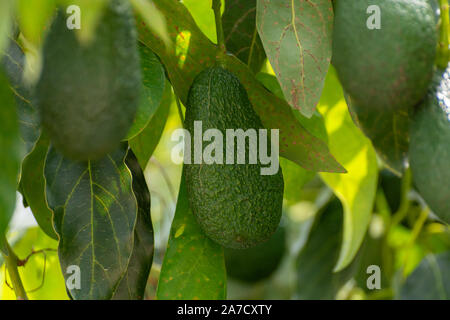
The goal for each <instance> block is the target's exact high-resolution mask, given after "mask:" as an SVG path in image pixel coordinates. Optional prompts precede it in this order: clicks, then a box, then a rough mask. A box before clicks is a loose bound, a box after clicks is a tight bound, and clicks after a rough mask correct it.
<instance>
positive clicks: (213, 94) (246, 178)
mask: <svg viewBox="0 0 450 320" xmlns="http://www.w3.org/2000/svg"><path fill="white" fill-rule="evenodd" d="M194 121H202V127H203V128H202V129H203V132H205V131H206V130H207V129H212V128H215V129H218V130H220V131H221V132H222V134H223V136H224V139H223V140H224V144H223V155H224V158H225V156H226V150H225V146H226V139H225V137H226V135H225V130H226V129H243V130H244V131H246V130H247V129H256V130H257V132H258V129H263V128H264V127H263V125H262V123H261V120H260V119H259V117H258V115H257V114H256V113H255V111H254V110H253V107H252V105H251V103H250V101H249V99H248V96H247V93H246V91H245V89H244V87H243V86H242V84H241V83H240V82H239V80H238V79H237V78H236V77H235V76H234V75H233V74H232V73H230V72H229V71H227V70H225V69H223V68H221V67H211V68H208V69H206V70H204V71H202V72H201V73H200V74H199V75H198V76H197V77H196V78H195V80H194V82H193V84H192V86H191V88H190V91H189V96H188V102H187V107H186V120H185V128H186V129H187V130H188V131H189V132H190V133H191V137H193V133H194ZM267 136H268V137H270V132H268V134H267ZM191 144H192V146H193V143H191ZM207 144H208V143H207V142H204V145H203V148H205V147H206V145H207ZM235 148H236V147H235ZM267 148H268V150H270V145H269V146H268V147H267ZM192 149H193V148H192ZM248 155H249V150H248V143H247V144H246V159H247V160H246V164H225V161H224V164H216V163H214V164H204V163H203V164H185V172H186V185H187V191H188V198H189V204H190V206H191V209H192V211H193V213H194V215H195V217H196V218H197V221H198V223H199V224H200V226H201V227H202V229H203V231H204V232H205V233H206V235H207V236H208V237H210V238H211V239H212V240H214V241H216V242H218V243H219V244H221V245H223V246H224V247H228V248H235V249H245V248H250V247H252V246H255V245H256V244H258V243H261V242H263V241H266V240H268V239H269V238H270V236H271V235H272V234H273V233H274V232H275V230H276V229H277V227H278V224H279V222H280V219H281V211H282V202H283V189H284V183H283V175H282V173H281V168H279V170H278V172H277V173H276V174H275V175H261V172H260V169H261V167H262V165H261V163H260V162H259V158H258V162H257V164H248ZM235 157H236V153H235ZM192 158H193V153H192ZM192 163H193V162H192ZM235 163H236V162H235Z"/></svg>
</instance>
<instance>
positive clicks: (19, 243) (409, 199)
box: [0, 0, 450, 299]
mask: <svg viewBox="0 0 450 320" xmlns="http://www.w3.org/2000/svg"><path fill="white" fill-rule="evenodd" d="M58 1H62V2H64V1H65V0H51V1H50V0H48V1H39V0H17V1H11V0H2V1H1V2H0V50H3V49H4V47H5V43H6V42H5V41H4V38H5V37H3V36H2V34H6V33H8V30H9V29H11V28H13V27H14V23H17V24H18V25H19V26H20V30H21V31H22V34H21V35H20V37H19V38H20V39H21V42H22V44H24V46H25V48H26V49H27V50H26V52H25V53H26V58H27V70H28V73H27V76H26V78H28V80H29V81H33V79H35V78H36V75H37V74H39V64H40V63H39V61H40V55H39V50H40V46H41V42H42V37H43V34H44V33H45V30H46V28H47V26H48V23H49V18H50V16H51V13H52V10H53V9H54V7H55V5H56V4H57V2H58ZM14 2H15V4H16V7H15V10H17V16H18V21H10V22H8V19H9V18H8V17H9V16H10V15H9V14H8V12H10V10H14V5H13V4H14ZM65 2H70V3H76V4H78V5H80V7H81V8H82V10H84V11H83V12H89V14H88V15H86V16H85V18H84V19H86V21H85V26H86V27H84V28H82V29H81V30H80V39H83V41H89V39H90V37H91V36H92V33H93V32H95V23H96V20H97V17H98V15H99V13H100V12H101V8H102V5H103V4H102V2H104V1H87V0H76V1H75V0H73V1H65ZM182 2H183V3H184V5H185V6H186V7H187V8H188V10H189V12H190V13H191V15H192V16H193V18H194V20H195V22H196V23H197V25H198V27H199V28H200V29H201V31H202V32H203V33H204V34H205V35H206V36H207V37H208V38H209V39H210V40H211V41H212V42H215V41H216V31H215V24H214V14H213V11H212V10H211V5H212V0H203V1H198V0H183V1H182ZM231 2H232V1H230V2H229V3H231ZM42 3H45V5H42ZM133 3H134V4H135V7H139V6H141V7H142V6H143V7H144V8H146V9H148V8H149V7H148V6H149V5H150V6H151V2H147V1H138V0H134V1H133ZM223 7H224V6H223ZM152 8H153V9H155V8H154V7H152ZM226 9H227V8H226V4H225V8H224V9H223V10H222V11H224V10H226ZM152 12H155V13H154V15H152V14H149V15H148V16H147V17H146V19H145V20H146V21H153V25H152V26H151V27H152V28H154V30H157V31H156V32H159V33H160V34H161V35H164V32H165V22H164V17H163V16H161V14H160V13H159V12H158V11H157V10H153V11H152ZM35 17H39V19H36V18H35ZM155 21H156V22H155ZM8 24H9V25H8ZM163 37H164V36H163ZM2 39H3V40H2ZM172 45H174V44H172ZM175 45H176V44H175ZM256 78H257V79H258V80H259V81H260V82H261V83H262V84H263V85H264V86H265V87H266V88H267V89H268V90H270V91H272V92H273V93H275V94H277V95H279V96H280V97H283V93H282V92H281V90H280V88H279V85H278V83H277V81H276V78H275V76H274V72H273V70H272V68H271V66H270V63H269V62H268V61H267V59H265V62H264V63H263V64H262V67H261V68H260V70H259V73H257V75H256ZM296 116H298V118H299V121H304V119H303V118H302V117H301V116H300V115H298V114H296ZM314 119H315V120H314ZM302 124H304V125H305V127H307V129H308V130H310V131H311V132H313V133H314V134H315V135H316V136H318V137H321V138H322V139H323V140H325V141H328V143H329V146H330V150H331V152H332V153H333V155H334V156H335V157H336V158H337V160H338V161H339V162H340V163H341V164H343V165H344V166H345V168H346V169H347V170H348V174H346V175H345V174H330V173H324V174H316V173H314V172H309V171H306V170H305V169H303V168H301V167H299V166H298V165H296V164H294V163H293V162H291V161H289V160H286V159H284V158H281V159H280V163H281V167H282V170H283V174H284V180H285V193H284V217H283V221H282V226H283V228H284V229H285V233H284V234H285V237H284V238H283V241H284V242H285V243H284V244H283V245H282V246H280V247H279V248H280V249H279V250H282V252H283V254H282V255H281V257H280V258H279V260H280V261H279V263H278V264H276V265H275V267H273V268H276V270H275V271H274V272H273V273H270V275H264V276H263V278H261V279H256V281H254V279H253V280H252V281H250V282H249V281H242V279H241V280H237V279H236V278H233V277H232V276H229V277H228V284H227V291H228V293H227V297H228V298H229V299H294V298H299V299H309V298H311V299H393V298H404V299H408V298H426V297H433V298H447V299H448V298H450V296H449V294H450V288H449V286H450V274H449V272H450V259H449V251H450V231H449V228H448V226H447V225H445V224H443V223H441V222H440V221H438V219H437V218H436V217H434V216H433V215H432V213H430V212H429V211H428V209H427V208H426V206H425V205H424V203H423V201H422V200H421V199H420V196H419V195H418V194H417V193H416V192H415V191H414V188H413V187H412V186H413V184H412V182H411V181H410V180H411V179H410V176H408V175H407V174H406V175H405V176H404V177H403V178H402V179H400V178H399V177H397V176H395V175H393V174H392V173H390V172H389V171H387V170H386V169H384V168H383V164H382V163H381V162H380V161H379V159H377V157H376V155H375V152H374V150H373V147H372V145H371V143H370V141H369V140H368V139H367V138H366V137H365V136H364V135H363V134H362V132H361V131H360V130H359V129H358V128H357V127H356V125H355V124H354V123H353V121H352V120H351V117H350V114H349V112H348V108H347V105H346V102H345V99H344V96H343V92H342V88H341V86H340V84H339V81H338V80H337V78H336V76H335V74H334V70H333V69H332V68H330V71H329V74H328V77H327V80H326V85H325V89H324V93H323V95H322V98H321V101H320V102H319V106H318V112H316V113H315V115H314V116H313V118H312V120H311V121H308V122H307V123H306V122H302ZM177 128H182V123H181V121H180V114H179V110H178V108H177V103H176V100H175V95H172V101H171V104H170V112H169V117H168V120H167V122H166V125H165V129H164V132H163V135H162V137H161V139H160V141H159V143H158V146H157V148H156V150H155V152H154V153H153V156H152V158H151V159H150V161H149V162H148V165H147V167H146V169H145V175H146V179H147V183H148V186H149V189H150V193H151V197H152V210H151V215H152V220H153V225H154V231H155V256H154V262H153V267H152V270H151V274H150V277H149V280H148V283H147V290H146V298H147V299H155V297H156V288H157V284H158V278H159V273H160V269H161V265H162V261H163V258H164V253H165V249H166V245H167V241H168V236H169V231H170V226H171V222H172V219H173V216H174V212H175V207H176V199H177V190H178V186H179V184H180V178H181V169H182V165H177V164H175V163H174V162H173V161H172V160H171V151H172V148H173V147H174V146H175V145H176V144H177V141H172V140H171V135H172V132H173V131H174V130H175V129H177ZM373 203H375V204H374V205H372V204H373ZM362 211H368V212H369V211H370V212H369V214H362V215H359V214H358V212H362ZM344 216H348V217H352V219H348V221H350V222H349V223H351V224H353V225H352V226H350V227H348V228H347V230H355V229H358V228H362V229H364V230H365V227H366V226H368V229H367V230H368V231H367V232H364V230H363V232H359V234H360V236H361V239H359V240H358V241H356V242H353V244H354V243H356V246H354V247H351V245H350V244H347V243H346V245H348V247H345V246H343V244H342V241H343V240H342V239H343V238H344V239H347V240H348V238H345V237H346V236H345V235H343V234H342V230H343V224H344V222H343V217H344ZM8 240H9V241H10V243H11V246H12V247H13V249H14V251H15V252H16V254H17V255H18V256H19V257H20V258H21V259H26V258H27V257H29V258H28V260H26V263H25V265H24V266H23V267H21V268H20V274H21V276H22V279H23V282H24V286H25V288H26V290H27V292H28V294H29V297H30V298H31V299H67V298H68V296H67V294H66V292H65V287H64V279H63V276H62V273H61V268H60V265H59V261H58V256H57V252H56V251H55V250H56V249H57V245H58V243H57V241H55V240H53V239H51V238H49V237H48V236H47V235H46V234H45V233H44V232H43V231H41V230H40V229H39V228H38V227H37V224H36V222H35V221H34V218H33V216H32V213H31V212H30V210H29V209H28V208H25V207H24V206H23V205H22V202H21V196H20V194H19V193H18V201H17V209H16V212H15V214H14V217H13V220H12V222H11V223H10V228H9V234H8ZM358 242H361V243H362V245H361V246H360V247H359V246H358V244H359V243H358ZM342 246H343V247H344V248H346V249H342V250H343V251H345V250H347V251H348V255H347V256H346V255H345V254H344V255H343V254H342V252H341V247H342ZM275 251H277V250H275ZM355 255H356V257H355V258H354V259H352V258H353V256H355ZM338 259H339V261H340V264H341V265H342V266H343V268H341V267H339V266H337V265H336V264H338V265H339V263H338ZM344 260H348V261H344ZM0 264H1V268H0V271H1V272H0V299H15V296H14V293H13V291H12V290H11V289H10V288H9V283H8V279H7V278H5V274H6V273H5V267H4V264H3V261H2V260H1V258H0ZM370 265H377V266H379V267H380V269H381V289H379V290H369V289H368V288H367V283H366V281H367V278H368V277H369V276H370V274H368V273H367V267H368V266H370ZM237 278H239V277H237ZM422 294H423V295H422Z"/></svg>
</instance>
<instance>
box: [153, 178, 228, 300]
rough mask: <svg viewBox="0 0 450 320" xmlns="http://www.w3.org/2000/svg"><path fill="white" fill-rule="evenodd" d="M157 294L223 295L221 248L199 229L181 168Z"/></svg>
mask: <svg viewBox="0 0 450 320" xmlns="http://www.w3.org/2000/svg"><path fill="white" fill-rule="evenodd" d="M157 298H158V299H159V300H163V299H177V300H178V299H185V300H190V299H211V300H212V299H214V300H216V299H217V300H224V299H226V270H225V260H224V253H223V248H222V247H221V246H220V245H218V244H217V243H215V242H213V241H212V240H210V239H209V238H208V237H207V236H206V235H205V234H204V233H203V232H202V230H201V229H200V226H199V225H198V223H197V221H196V219H195V217H194V215H193V214H192V210H191V209H190V208H189V203H188V198H187V191H186V183H185V178H184V172H183V173H182V177H181V184H180V191H179V193H178V201H177V208H176V210H175V217H174V219H173V222H172V227H171V230H170V237H169V243H168V245H167V251H166V254H165V257H164V262H163V265H162V268H161V275H160V278H159V283H158V290H157Z"/></svg>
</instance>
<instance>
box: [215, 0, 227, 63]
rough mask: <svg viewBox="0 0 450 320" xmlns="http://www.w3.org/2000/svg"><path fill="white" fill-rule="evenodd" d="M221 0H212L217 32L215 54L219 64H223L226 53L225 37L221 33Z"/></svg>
mask: <svg viewBox="0 0 450 320" xmlns="http://www.w3.org/2000/svg"><path fill="white" fill-rule="evenodd" d="M221 5H222V3H221V0H213V2H212V9H213V10H214V19H215V21H216V34H217V46H218V48H219V51H218V53H217V56H216V60H217V61H218V62H219V64H220V65H222V66H224V64H225V61H224V57H225V54H226V48H225V37H224V35H223V27H222V16H221V15H220V6H221Z"/></svg>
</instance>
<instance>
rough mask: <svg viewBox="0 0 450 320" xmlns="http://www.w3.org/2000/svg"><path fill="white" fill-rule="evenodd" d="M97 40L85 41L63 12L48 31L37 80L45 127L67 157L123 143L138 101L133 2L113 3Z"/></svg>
mask: <svg viewBox="0 0 450 320" xmlns="http://www.w3.org/2000/svg"><path fill="white" fill-rule="evenodd" d="M95 32H96V34H95V39H94V40H93V41H92V42H90V43H88V44H82V43H80V42H79V41H78V39H77V37H76V34H75V30H69V29H68V28H67V26H66V16H65V14H63V12H62V11H60V12H59V13H58V15H57V17H56V18H55V21H54V22H53V24H52V26H51V28H50V31H49V34H48V35H47V38H46V42H45V45H44V52H43V69H42V74H41V77H40V79H39V82H38V90H37V93H38V97H37V99H38V106H39V109H40V114H41V121H42V125H43V127H44V128H45V130H46V131H48V133H49V136H50V138H51V140H52V142H53V144H54V145H55V147H56V148H58V149H59V150H60V151H61V152H63V153H64V155H66V156H68V157H70V158H72V159H74V160H88V159H98V158H100V157H102V156H104V155H105V154H106V153H108V152H110V151H112V150H113V149H115V148H116V147H118V145H119V142H120V140H121V139H123V138H124V137H125V136H126V134H127V132H128V129H129V128H130V126H131V124H132V122H133V119H134V115H135V112H136V109H137V106H138V101H139V90H140V83H141V75H140V62H139V54H138V50H137V36H136V30H135V25H134V19H133V13H132V10H131V8H130V5H129V3H128V1H124V0H112V1H109V2H108V4H107V6H106V8H105V10H104V12H103V16H102V18H101V19H100V21H99V23H98V27H97V29H96V31H95Z"/></svg>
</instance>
